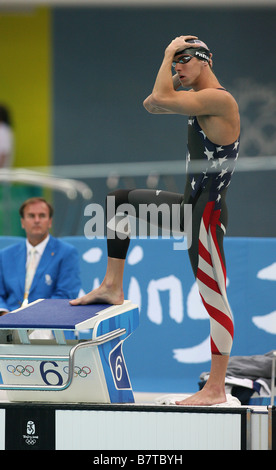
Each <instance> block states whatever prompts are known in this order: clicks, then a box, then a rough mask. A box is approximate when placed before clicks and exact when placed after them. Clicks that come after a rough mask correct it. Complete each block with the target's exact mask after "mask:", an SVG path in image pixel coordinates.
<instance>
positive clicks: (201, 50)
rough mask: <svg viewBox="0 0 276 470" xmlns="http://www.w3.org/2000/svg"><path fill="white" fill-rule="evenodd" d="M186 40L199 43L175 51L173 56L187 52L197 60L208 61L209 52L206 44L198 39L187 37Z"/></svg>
mask: <svg viewBox="0 0 276 470" xmlns="http://www.w3.org/2000/svg"><path fill="white" fill-rule="evenodd" d="M186 42H190V43H193V44H195V43H197V44H200V47H189V48H188V49H184V50H183V51H178V52H176V53H175V55H174V56H177V55H180V54H188V55H191V56H193V57H196V58H197V59H199V60H205V61H206V62H209V61H210V58H211V53H210V51H209V49H208V46H207V45H206V44H205V43H204V42H203V41H200V40H199V39H189V40H188V41H186Z"/></svg>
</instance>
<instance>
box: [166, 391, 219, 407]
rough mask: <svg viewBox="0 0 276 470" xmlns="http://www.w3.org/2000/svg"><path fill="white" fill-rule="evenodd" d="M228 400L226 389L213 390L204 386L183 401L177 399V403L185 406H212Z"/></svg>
mask: <svg viewBox="0 0 276 470" xmlns="http://www.w3.org/2000/svg"><path fill="white" fill-rule="evenodd" d="M226 401H227V399H226V395H225V392H224V391H218V390H212V389H210V388H205V387H204V388H203V389H202V390H200V391H199V392H197V393H195V394H194V395H192V396H190V397H188V398H185V399H184V400H181V401H176V402H175V404H176V405H183V406H211V405H218V404H220V403H225V402H226Z"/></svg>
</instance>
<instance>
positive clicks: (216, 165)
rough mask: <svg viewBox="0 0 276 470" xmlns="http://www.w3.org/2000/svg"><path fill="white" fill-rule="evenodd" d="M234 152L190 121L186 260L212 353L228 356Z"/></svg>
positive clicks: (235, 148) (236, 148) (235, 146)
mask: <svg viewBox="0 0 276 470" xmlns="http://www.w3.org/2000/svg"><path fill="white" fill-rule="evenodd" d="M238 151H239V139H238V140H237V141H236V142H233V144H231V145H225V146H222V145H216V144H214V143H213V142H211V141H210V140H209V139H208V137H207V136H206V135H205V133H204V132H203V130H202V129H201V127H200V126H199V124H198V121H197V118H196V117H195V116H191V117H190V118H189V120H188V151H187V157H186V162H187V181H186V187H185V193H184V203H185V204H192V207H193V220H192V228H193V234H192V244H191V247H190V249H189V256H190V260H191V265H192V268H193V271H194V275H195V278H196V281H197V285H198V288H199V293H200V296H201V298H202V301H203V304H204V306H205V308H206V310H207V312H208V314H209V316H210V322H211V352H212V354H221V355H228V354H230V351H231V347H232V342H233V333H234V328H233V318H232V313H231V309H230V306H229V303H228V299H227V294H226V267H225V257H224V251H223V237H224V234H225V232H226V225H227V206H226V203H225V196H226V192H227V188H228V186H229V184H230V181H231V176H232V174H233V171H234V165H235V161H236V160H237V158H238ZM198 159H199V160H200V161H201V162H203V166H202V171H198V170H197V172H196V173H194V172H193V166H192V162H193V161H196V160H198ZM205 162H206V166H205ZM190 167H191V169H190Z"/></svg>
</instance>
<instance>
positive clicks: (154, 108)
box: [143, 94, 167, 114]
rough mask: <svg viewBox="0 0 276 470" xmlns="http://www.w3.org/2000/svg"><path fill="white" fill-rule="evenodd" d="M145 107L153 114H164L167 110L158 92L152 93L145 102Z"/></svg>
mask: <svg viewBox="0 0 276 470" xmlns="http://www.w3.org/2000/svg"><path fill="white" fill-rule="evenodd" d="M143 106H144V108H145V109H146V110H147V111H148V112H149V113H151V114H164V113H166V112H167V110H166V109H165V108H164V107H162V105H161V102H160V100H159V99H158V96H157V95H156V94H151V95H150V96H148V97H147V98H146V99H145V100H144V102H143Z"/></svg>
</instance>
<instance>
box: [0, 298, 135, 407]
mask: <svg viewBox="0 0 276 470" xmlns="http://www.w3.org/2000/svg"><path fill="white" fill-rule="evenodd" d="M138 324H139V311H138V307H137V306H136V305H133V304H132V303H131V302H130V301H129V300H126V301H125V302H124V303H123V304H122V305H108V304H92V305H79V306H72V305H70V304H69V301H68V300H67V299H66V300H65V299H48V300H46V299H42V300H38V301H35V302H33V303H31V304H29V305H28V306H26V307H23V308H20V309H18V310H15V311H14V312H10V313H8V314H7V315H4V316H2V317H0V330H1V334H2V336H3V334H4V335H5V338H6V337H8V338H9V340H8V341H7V342H6V343H2V344H0V372H1V375H2V380H3V384H1V385H0V390H6V391H7V397H8V400H9V401H16V402H18V401H19V402H22V401H24V402H25V401H27V402H30V401H31V402H54V403H133V402H134V398H133V391H132V386H131V382H130V378H129V375H128V371H127V366H126V363H125V359H124V355H123V342H124V340H125V339H126V338H128V337H129V336H130V335H131V333H132V332H133V331H134V330H135V329H136V328H137V327H138ZM33 330H35V331H37V330H38V331H40V330H41V331H42V332H43V330H44V331H45V330H50V331H51V332H52V333H53V334H51V335H50V336H51V337H50V338H48V339H30V338H31V337H32V334H31V332H32V331H33ZM83 330H86V331H87V330H89V339H86V340H80V339H78V334H79V333H80V332H81V331H83ZM69 332H71V334H70V333H69ZM72 332H73V334H72ZM68 336H69V337H70V336H71V338H73V339H68Z"/></svg>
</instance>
